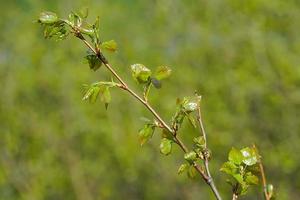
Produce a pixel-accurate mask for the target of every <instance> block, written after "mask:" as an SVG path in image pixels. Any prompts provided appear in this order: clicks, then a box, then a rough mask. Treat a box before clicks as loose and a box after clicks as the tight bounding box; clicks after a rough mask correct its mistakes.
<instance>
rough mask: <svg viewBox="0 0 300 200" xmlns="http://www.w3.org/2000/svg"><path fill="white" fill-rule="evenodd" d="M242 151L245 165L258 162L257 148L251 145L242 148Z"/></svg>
mask: <svg viewBox="0 0 300 200" xmlns="http://www.w3.org/2000/svg"><path fill="white" fill-rule="evenodd" d="M241 153H242V155H243V157H244V158H243V163H244V164H245V165H248V166H251V165H255V164H256V163H257V156H256V153H255V150H254V149H252V148H249V147H246V148H244V149H241Z"/></svg>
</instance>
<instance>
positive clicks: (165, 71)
mask: <svg viewBox="0 0 300 200" xmlns="http://www.w3.org/2000/svg"><path fill="white" fill-rule="evenodd" d="M171 72H172V70H171V69H170V68H169V67H167V66H159V67H157V68H156V70H155V73H154V77H155V78H156V79H157V80H162V79H165V78H168V77H169V76H170V75H171Z"/></svg>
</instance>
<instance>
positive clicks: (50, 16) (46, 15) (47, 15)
mask: <svg viewBox="0 0 300 200" xmlns="http://www.w3.org/2000/svg"><path fill="white" fill-rule="evenodd" d="M58 20H59V19H58V17H57V15H56V13H53V12H49V11H46V12H42V13H40V17H39V20H38V22H40V23H42V24H53V23H55V22H57V21H58Z"/></svg>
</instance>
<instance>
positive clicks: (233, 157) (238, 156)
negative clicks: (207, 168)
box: [228, 147, 244, 165]
mask: <svg viewBox="0 0 300 200" xmlns="http://www.w3.org/2000/svg"><path fill="white" fill-rule="evenodd" d="M243 159H244V157H243V154H242V153H241V151H240V150H238V149H236V148H234V147H232V148H231V150H230V152H229V154H228V160H229V161H231V162H233V163H234V164H237V165H239V164H241V163H242V162H243Z"/></svg>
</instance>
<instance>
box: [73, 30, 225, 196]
mask: <svg viewBox="0 0 300 200" xmlns="http://www.w3.org/2000/svg"><path fill="white" fill-rule="evenodd" d="M75 36H76V37H77V38H79V39H81V40H82V41H83V42H84V44H85V45H86V46H87V47H88V48H89V49H90V50H91V51H92V52H93V53H94V54H95V55H97V57H98V59H99V60H100V61H101V62H103V64H104V65H105V67H106V68H107V69H108V70H109V71H110V72H111V73H112V74H113V76H114V77H115V78H116V79H117V80H118V81H119V82H120V83H121V84H122V86H121V88H122V89H123V90H125V91H127V92H128V93H129V94H131V96H133V97H134V98H136V99H137V100H138V101H139V102H141V103H142V104H143V105H144V106H145V107H146V108H147V109H148V110H149V111H150V112H151V113H152V114H153V116H154V117H155V118H156V119H157V120H158V122H159V123H160V124H161V125H162V126H163V127H164V128H165V129H166V130H168V132H169V133H170V134H171V135H172V136H173V138H174V140H175V142H176V144H178V146H179V147H180V148H181V149H182V151H183V152H185V153H187V152H188V151H189V150H188V148H187V147H186V146H185V144H184V143H183V142H182V141H181V139H179V138H178V136H177V134H176V131H174V130H173V129H172V128H171V127H170V126H169V125H168V124H167V123H166V122H165V121H164V120H163V119H162V118H161V117H160V115H159V114H158V113H157V112H156V111H155V110H154V109H153V108H152V106H151V105H150V104H149V103H148V102H147V101H146V100H144V99H143V98H142V97H140V96H139V95H138V94H136V93H135V92H134V91H133V90H132V89H130V88H129V87H128V85H127V84H126V83H125V81H123V79H122V78H121V77H120V76H119V75H118V74H117V73H116V72H115V70H114V69H113V67H112V66H111V65H110V64H109V63H108V61H107V60H106V59H105V57H104V56H103V54H102V52H100V51H96V50H95V49H94V48H93V46H92V45H91V44H90V43H89V42H88V41H87V40H86V39H85V38H84V37H83V35H82V34H81V33H77V35H75ZM193 167H194V168H195V169H196V171H197V172H198V173H199V174H200V175H201V177H202V178H203V179H204V181H205V182H206V183H207V184H208V185H209V186H210V188H211V190H212V192H213V193H214V195H215V197H216V199H217V200H222V198H221V196H220V195H219V192H218V191H217V189H216V187H215V184H214V183H213V181H212V178H211V176H210V173H209V171H208V173H207V174H206V173H205V171H204V170H203V169H202V168H201V166H199V165H198V164H197V163H195V162H194V163H193Z"/></svg>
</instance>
